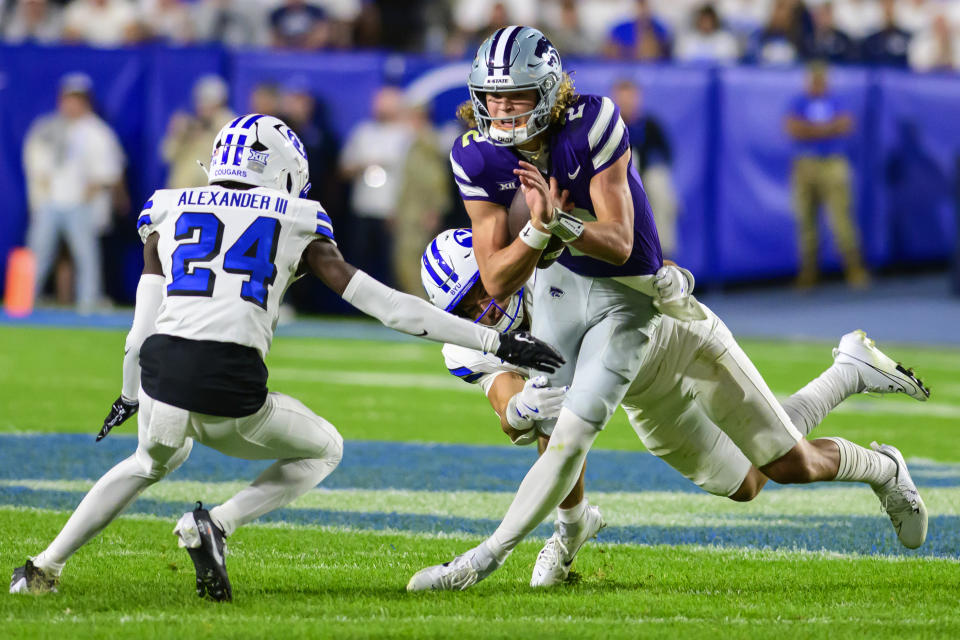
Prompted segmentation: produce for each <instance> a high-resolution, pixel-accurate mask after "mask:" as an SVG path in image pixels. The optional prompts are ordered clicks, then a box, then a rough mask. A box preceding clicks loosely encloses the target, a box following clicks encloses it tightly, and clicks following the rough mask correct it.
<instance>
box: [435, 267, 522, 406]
mask: <svg viewBox="0 0 960 640" xmlns="http://www.w3.org/2000/svg"><path fill="white" fill-rule="evenodd" d="M535 279H536V275H534V276H532V277H531V278H530V279H529V280H528V281H527V284H526V287H527V291H530V290H531V288H532V287H533V283H534V280H535ZM523 313H524V315H525V316H526V317H527V318H530V317H532V314H533V296H531V295H525V296H523ZM443 359H444V362H445V363H446V365H447V369H448V370H449V371H450V373H451V374H452V375H455V376H457V377H458V378H460V379H461V380H463V381H464V382H469V383H470V384H478V385H480V388H481V389H483V393H484V394H487V393H490V386H491V385H492V384H493V379H494V378H496V377H497V376H498V375H500V374H501V373H508V372H509V373H516V374H517V375H519V376H522V377H523V378H525V379H526V378H528V377H530V371H529V370H528V369H526V368H524V367H518V366H516V365H512V364H510V363H509V362H505V361H503V360H501V359H500V358H498V357H497V356H495V355H494V354H492V353H484V352H482V351H477V350H476V349H468V348H466V347H461V346H459V345H455V344H445V345H443Z"/></svg>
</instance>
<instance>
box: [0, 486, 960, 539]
mask: <svg viewBox="0 0 960 640" xmlns="http://www.w3.org/2000/svg"><path fill="white" fill-rule="evenodd" d="M92 486H93V482H91V481H89V480H2V481H0V487H11V488H14V487H19V488H20V489H30V490H34V491H66V492H72V493H78V494H79V493H83V492H86V491H88V490H89V489H90V487H92ZM246 486H247V483H246V482H241V481H238V482H190V481H177V480H164V481H162V482H158V483H157V484H155V485H153V486H152V487H150V488H148V489H147V491H146V492H145V493H144V494H143V495H144V497H146V498H151V499H154V500H160V501H165V502H175V501H182V502H184V503H187V504H190V503H192V502H194V501H196V500H197V499H201V498H202V499H203V501H204V502H210V503H222V502H224V501H226V500H227V499H229V498H230V497H231V496H232V495H233V494H235V493H236V492H238V491H240V490H241V489H243V488H244V487H246ZM587 498H588V499H589V500H590V503H591V504H595V505H599V506H600V508H601V509H602V510H603V516H604V519H605V520H606V521H607V523H608V524H610V525H612V526H613V525H632V524H656V525H661V526H706V525H714V526H724V527H740V526H750V527H756V526H763V527H770V526H779V525H780V524H782V523H783V522H791V521H794V520H796V519H797V518H798V517H805V516H821V517H823V516H839V517H844V516H850V515H861V516H877V517H882V515H881V512H880V507H879V502H878V501H877V499H876V498H875V497H874V495H873V493H871V492H870V491H867V490H864V489H863V488H861V487H857V486H853V485H850V486H847V487H843V488H833V489H825V490H822V491H818V492H817V493H816V494H814V495H811V493H810V492H809V491H803V490H795V489H784V490H782V491H776V492H767V493H761V494H760V496H759V497H758V498H757V499H756V500H754V501H753V502H749V503H735V502H733V501H730V500H727V499H725V498H720V497H717V496H711V495H708V494H706V493H700V494H696V493H677V492H671V491H647V492H643V493H626V492H612V493H607V492H602V491H589V488H588V491H587ZM923 499H924V501H925V502H926V503H927V507H928V509H929V510H930V512H931V513H935V514H937V515H941V516H945V515H952V516H960V489H956V488H954V489H925V490H924V491H923ZM512 500H513V494H510V493H504V492H493V491H410V490H396V489H383V490H373V491H371V490H364V489H326V488H324V487H323V486H321V487H319V488H317V489H314V490H312V491H309V492H308V493H306V494H305V495H304V496H302V497H300V498H298V499H297V500H296V501H295V502H294V503H292V505H291V506H292V507H295V508H302V509H329V510H339V511H355V512H365V513H366V512H376V511H383V512H399V513H415V514H422V515H435V516H457V517H461V518H492V519H497V518H500V517H501V516H502V515H503V513H504V512H506V510H507V507H509V506H510V502H511V501H512ZM552 517H553V516H550V517H548V518H547V519H548V520H551V519H552Z"/></svg>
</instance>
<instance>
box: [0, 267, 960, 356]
mask: <svg viewBox="0 0 960 640" xmlns="http://www.w3.org/2000/svg"><path fill="white" fill-rule="evenodd" d="M699 298H700V300H701V301H702V302H703V303H704V304H706V305H708V306H709V307H710V308H711V309H713V310H714V311H715V312H716V313H717V315H719V316H720V317H721V318H722V319H723V320H724V322H726V324H727V326H729V327H730V329H731V331H733V333H734V335H735V336H737V337H741V338H773V339H810V340H824V341H827V342H833V341H835V340H837V339H839V337H840V336H841V335H843V334H844V333H847V332H849V331H852V330H853V329H864V330H865V331H867V333H868V335H870V337H872V338H874V339H876V340H878V341H883V342H903V343H909V344H918V345H950V346H960V329H958V328H960V298H957V297H954V296H953V295H952V294H951V292H950V282H949V279H948V277H947V276H946V275H936V276H923V277H915V278H887V279H883V280H878V281H877V282H875V283H874V286H873V287H872V288H871V289H869V290H867V291H851V290H849V289H847V288H846V287H845V286H844V285H843V284H840V283H835V284H826V285H823V286H821V287H820V288H817V289H814V290H812V291H809V292H799V291H796V290H794V289H790V288H784V287H778V288H767V289H761V290H758V289H752V290H744V291H732V292H713V293H711V292H708V293H707V294H705V295H703V296H699ZM132 320H133V313H132V312H131V311H130V310H128V309H124V310H118V311H111V312H109V313H101V314H90V315H80V314H78V313H75V312H73V311H69V310H65V309H40V310H37V311H35V312H34V313H33V315H31V316H29V317H26V318H11V317H10V316H8V315H6V314H5V313H3V312H0V326H4V325H6V326H30V327H71V328H81V329H106V330H124V331H125V330H127V329H128V328H129V327H130V323H131V321H132ZM277 335H279V336H297V337H317V338H334V339H344V340H387V341H400V342H407V341H411V340H415V338H411V337H409V336H406V335H403V334H400V333H397V332H396V331H391V330H389V329H387V328H385V327H382V326H381V325H379V324H377V323H376V322H374V321H368V320H347V319H319V318H304V319H299V320H295V321H293V322H290V323H287V324H283V325H280V326H279V327H278V329H277Z"/></svg>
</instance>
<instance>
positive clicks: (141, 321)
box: [120, 274, 164, 402]
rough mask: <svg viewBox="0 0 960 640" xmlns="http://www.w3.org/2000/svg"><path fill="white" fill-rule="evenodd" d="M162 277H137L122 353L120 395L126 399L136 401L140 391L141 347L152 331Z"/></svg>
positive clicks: (158, 304)
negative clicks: (134, 301) (132, 307)
mask: <svg viewBox="0 0 960 640" xmlns="http://www.w3.org/2000/svg"><path fill="white" fill-rule="evenodd" d="M163 283H164V277H163V276H160V275H155V274H144V275H142V276H140V283H139V284H138V285H137V306H136V307H135V308H134V311H133V326H132V327H130V333H128V334H127V342H126V345H125V346H124V352H123V388H122V389H121V391H120V395H121V396H123V399H124V400H127V401H128V402H136V401H137V400H138V395H139V392H140V347H141V345H143V341H144V340H146V339H147V338H148V337H149V336H150V335H151V334H152V333H153V332H154V331H155V330H156V324H157V312H158V311H159V310H160V303H161V302H163Z"/></svg>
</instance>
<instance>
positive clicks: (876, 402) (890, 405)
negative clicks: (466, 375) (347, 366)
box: [270, 367, 960, 418]
mask: <svg viewBox="0 0 960 640" xmlns="http://www.w3.org/2000/svg"><path fill="white" fill-rule="evenodd" d="M270 376H271V378H272V379H274V380H284V381H291V382H296V381H300V382H319V383H323V384H336V385H349V386H358V387H377V388H391V389H421V390H430V391H459V392H462V393H478V392H477V388H476V386H474V385H470V384H467V383H465V382H463V381H462V380H460V379H458V378H455V377H454V376H452V375H446V376H445V375H442V374H429V373H400V372H398V373H384V372H382V371H344V370H340V369H326V368H324V369H320V368H317V369H305V368H299V367H273V368H271V369H270ZM778 397H779V398H780V399H783V398H786V397H788V394H778ZM834 411H835V412H837V413H846V414H860V415H878V414H894V415H901V416H924V417H932V418H960V406H957V405H951V404H939V403H937V402H936V401H935V400H934V401H930V402H905V401H903V400H902V399H891V398H866V399H860V398H850V399H848V400H847V401H846V402H844V403H843V404H841V405H840V406H838V407H837V408H836V409H834Z"/></svg>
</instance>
